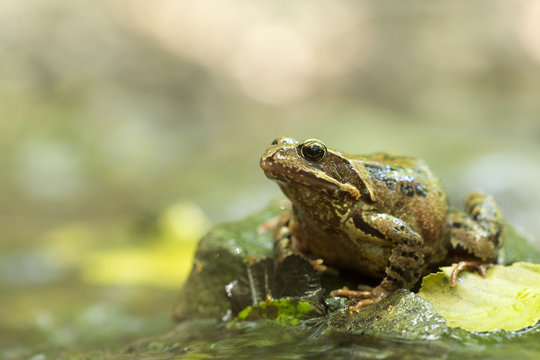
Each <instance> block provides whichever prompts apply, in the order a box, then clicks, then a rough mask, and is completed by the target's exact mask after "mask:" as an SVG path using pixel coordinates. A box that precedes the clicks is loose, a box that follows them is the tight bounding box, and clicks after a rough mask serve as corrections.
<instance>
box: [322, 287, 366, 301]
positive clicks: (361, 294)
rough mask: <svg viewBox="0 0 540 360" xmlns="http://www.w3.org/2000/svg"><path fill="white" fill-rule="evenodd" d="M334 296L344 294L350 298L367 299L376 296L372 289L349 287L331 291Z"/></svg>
mask: <svg viewBox="0 0 540 360" xmlns="http://www.w3.org/2000/svg"><path fill="white" fill-rule="evenodd" d="M330 295H332V296H344V297H348V298H360V299H366V298H371V297H374V295H373V291H371V290H349V289H348V288H343V289H337V290H333V291H331V292H330Z"/></svg>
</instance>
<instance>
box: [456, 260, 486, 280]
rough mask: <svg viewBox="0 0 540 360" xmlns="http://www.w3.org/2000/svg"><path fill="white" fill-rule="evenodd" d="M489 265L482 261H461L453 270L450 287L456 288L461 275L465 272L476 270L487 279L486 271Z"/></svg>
mask: <svg viewBox="0 0 540 360" xmlns="http://www.w3.org/2000/svg"><path fill="white" fill-rule="evenodd" d="M489 265H491V264H489V263H486V262H482V261H474V260H473V261H460V262H459V263H458V264H457V265H456V267H455V268H454V269H453V270H452V274H451V275H450V286H451V287H454V286H456V283H457V278H458V276H459V273H460V272H462V271H464V270H476V271H477V272H478V274H479V275H480V276H482V277H486V271H487V267H488V266H489Z"/></svg>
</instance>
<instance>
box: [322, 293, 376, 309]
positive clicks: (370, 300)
mask: <svg viewBox="0 0 540 360" xmlns="http://www.w3.org/2000/svg"><path fill="white" fill-rule="evenodd" d="M330 295H332V296H345V297H348V298H357V299H362V300H360V301H358V302H357V303H356V304H355V305H354V306H352V307H351V308H350V309H351V311H355V312H357V311H358V310H360V309H361V308H363V307H364V306H367V305H373V304H376V303H378V302H379V301H381V300H382V299H383V298H384V296H385V295H386V294H385V293H377V292H375V291H373V290H349V289H338V290H334V291H332V292H331V293H330Z"/></svg>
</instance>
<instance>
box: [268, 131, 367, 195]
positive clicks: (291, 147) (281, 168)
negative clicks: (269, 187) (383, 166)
mask: <svg viewBox="0 0 540 360" xmlns="http://www.w3.org/2000/svg"><path fill="white" fill-rule="evenodd" d="M261 168H262V169H263V171H264V173H265V175H266V176H267V177H268V178H270V179H272V180H274V181H276V182H277V183H278V184H279V186H280V187H281V189H282V190H283V192H284V193H285V194H286V195H287V196H288V197H289V198H290V199H291V200H292V201H293V203H294V202H295V201H300V200H301V199H300V198H302V197H313V196H317V195H320V194H323V195H325V197H328V195H330V196H331V197H338V196H339V197H341V195H344V196H345V197H346V198H348V199H350V200H353V201H356V200H360V198H362V197H363V196H364V193H365V185H364V183H363V181H362V179H361V178H360V176H359V174H358V172H357V171H356V170H355V169H354V168H353V166H352V164H351V161H350V159H349V157H348V156H347V155H345V154H342V153H340V152H338V151H335V150H332V149H329V148H327V147H326V145H325V144H324V143H323V142H322V141H320V140H317V139H308V140H304V141H303V142H300V143H299V142H298V141H296V140H295V139H293V138H290V137H285V136H282V137H279V138H277V139H275V140H274V141H273V142H272V144H271V145H270V146H269V147H268V149H266V151H265V152H264V154H263V155H262V157H261Z"/></svg>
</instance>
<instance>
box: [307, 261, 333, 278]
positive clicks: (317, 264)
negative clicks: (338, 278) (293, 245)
mask: <svg viewBox="0 0 540 360" xmlns="http://www.w3.org/2000/svg"><path fill="white" fill-rule="evenodd" d="M309 264H310V265H311V267H313V269H314V270H315V271H317V272H318V273H319V274H330V275H337V274H338V271H337V270H336V269H334V268H332V267H329V266H326V265H324V260H323V259H315V260H311V261H310V262H309Z"/></svg>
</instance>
